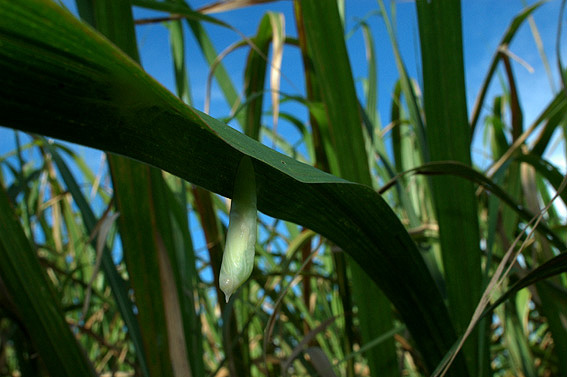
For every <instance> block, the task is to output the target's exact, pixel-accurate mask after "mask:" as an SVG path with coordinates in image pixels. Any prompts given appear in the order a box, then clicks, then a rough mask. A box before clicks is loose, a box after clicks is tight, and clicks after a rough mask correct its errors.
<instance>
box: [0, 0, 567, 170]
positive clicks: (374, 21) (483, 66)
mask: <svg viewBox="0 0 567 377" xmlns="http://www.w3.org/2000/svg"><path fill="white" fill-rule="evenodd" d="M209 2H210V1H209V0H207V1H204V0H189V3H190V4H191V5H192V6H193V7H194V8H198V7H200V6H202V5H205V4H207V3H209ZM63 3H64V4H66V5H67V6H68V7H69V8H70V9H71V10H72V11H73V10H74V2H73V1H70V0H65V1H63ZM525 3H528V4H532V3H533V1H521V0H500V1H494V0H465V1H463V2H462V15H463V36H464V51H465V68H466V83H467V98H468V101H469V111H470V110H471V108H472V104H473V102H474V98H475V97H476V95H477V92H478V90H479V87H480V85H481V83H482V80H483V79H484V76H485V75H486V72H487V69H488V64H489V61H490V59H491V58H492V56H493V54H494V52H495V50H496V47H497V45H498V42H499V41H500V39H501V38H502V35H503V34H504V31H505V30H506V28H507V27H508V25H509V23H510V22H511V20H512V18H513V17H514V16H515V15H517V14H518V13H519V12H520V11H521V10H522V8H523V7H524V5H525ZM389 5H390V2H389V1H386V6H389ZM559 7H560V1H559V0H552V1H550V2H548V3H546V4H544V5H543V6H542V7H540V9H538V10H537V11H536V12H535V13H534V20H535V23H536V25H537V27H538V30H539V32H540V33H541V37H542V40H543V43H544V48H545V52H546V54H547V57H548V58H549V59H550V64H551V69H552V72H553V76H554V82H555V85H556V89H558V80H557V77H558V72H557V65H556V53H555V38H556V31H557V23H558V13H559ZM345 9H346V11H345V14H346V17H345V20H346V30H347V31H350V30H351V29H352V28H353V27H354V25H355V24H356V22H357V20H358V19H362V18H364V17H366V16H368V15H369V14H370V13H371V12H372V11H376V10H377V9H379V7H378V3H377V1H376V0H347V1H346V8H345ZM395 9H396V29H397V36H398V43H399V46H400V49H401V53H402V56H403V58H404V60H405V63H406V67H407V69H408V72H409V74H410V76H412V77H414V78H416V79H417V80H418V81H419V77H420V74H419V66H418V63H417V62H419V60H420V59H419V41H418V30H417V17H416V12H415V4H414V3H413V2H411V1H397V2H395ZM267 11H273V12H280V13H282V14H283V15H284V17H285V24H286V33H287V34H288V35H290V36H296V31H295V24H294V18H293V3H292V2H291V1H287V0H284V1H278V2H273V3H268V4H265V5H259V6H254V7H249V8H246V9H241V10H236V11H231V12H226V13H222V14H214V15H213V16H214V17H217V18H219V19H221V20H223V21H226V22H227V23H229V24H231V25H233V26H234V27H236V28H237V29H238V30H240V31H241V32H242V33H243V34H245V35H247V36H252V35H254V34H255V32H256V28H257V26H258V24H259V22H260V19H261V18H262V16H263V15H264V14H265V12H267ZM134 15H135V18H136V19H141V18H151V17H163V16H164V14H163V13H159V12H153V11H147V10H144V9H139V8H134ZM367 21H368V23H369V25H370V27H371V28H372V32H373V35H374V42H375V48H376V51H377V54H378V56H377V60H378V82H379V89H378V98H379V106H378V107H379V109H378V110H379V113H380V117H381V121H382V124H387V123H388V122H389V117H390V113H389V109H390V106H391V98H390V95H391V93H392V90H393V87H394V84H395V82H396V80H397V78H398V73H397V70H396V67H395V61H394V57H393V53H392V47H391V44H390V41H389V38H388V36H387V34H386V29H385V27H384V22H383V21H382V19H380V18H379V17H378V16H377V15H373V16H370V17H369V18H368V19H367ZM205 27H206V29H207V30H208V32H209V35H210V37H211V38H212V40H213V42H214V44H215V46H216V48H217V51H219V52H220V51H223V50H224V49H225V48H227V47H228V46H230V45H231V44H232V43H235V42H237V41H239V40H240V36H239V35H238V34H236V33H235V32H233V31H231V30H228V29H226V28H222V27H219V26H216V25H205ZM186 31H188V30H186ZM186 35H187V36H188V37H187V38H186V43H187V62H188V72H189V78H190V84H191V88H192V94H193V101H194V102H193V104H194V106H195V107H197V108H198V109H201V110H202V109H203V103H204V93H205V90H204V88H205V81H206V77H207V74H208V66H207V64H206V63H205V60H204V59H203V57H202V56H201V54H200V52H199V49H198V47H197V45H196V43H195V41H194V40H193V39H192V38H191V37H190V34H189V33H188V34H186ZM137 37H138V43H139V46H140V53H141V59H142V65H143V66H144V68H145V69H146V70H147V71H148V72H149V73H150V74H151V75H152V76H153V77H154V78H155V79H156V80H158V81H159V82H161V83H162V84H163V85H164V86H165V87H167V88H168V89H170V90H172V91H174V81H173V80H174V79H173V69H172V60H171V54H170V46H169V37H168V30H167V29H166V28H165V27H164V26H163V25H162V24H159V23H158V24H150V25H143V26H138V27H137ZM347 47H348V50H349V53H350V58H351V65H352V69H353V73H354V77H355V79H356V80H357V90H358V91H359V93H362V85H361V82H360V79H361V78H364V77H365V76H366V75H367V67H366V57H365V50H364V41H363V37H362V33H361V32H360V30H359V31H358V32H356V33H355V34H354V35H353V36H352V37H351V38H350V39H349V40H348V43H347ZM509 49H510V51H512V52H513V53H514V54H515V55H517V56H519V57H520V58H521V59H522V60H524V61H525V62H526V63H527V64H528V65H529V66H531V67H532V68H533V72H530V71H528V69H526V68H525V67H523V66H522V65H521V64H519V63H516V62H514V63H513V68H514V72H515V74H516V79H517V83H518V84H519V95H520V100H521V103H522V104H523V105H524V108H523V110H524V118H525V125H526V126H527V125H529V124H530V122H531V121H532V120H533V119H534V118H535V117H536V116H537V115H538V112H539V111H540V110H541V109H542V108H543V106H544V105H545V104H546V103H548V101H549V100H550V98H551V97H552V95H553V92H552V90H551V87H550V84H549V80H548V78H547V76H546V72H545V70H544V67H543V64H542V61H541V58H540V56H539V54H538V50H537V48H536V45H535V42H534V39H533V37H532V34H531V31H530V28H529V26H528V24H527V23H526V24H525V25H524V26H523V27H522V28H521V30H520V32H519V34H518V35H517V36H516V38H515V39H514V41H513V43H512V44H511V45H510V46H509ZM247 53H248V50H247V49H239V50H237V51H235V52H233V53H231V54H229V55H228V56H227V57H226V58H225V60H224V61H223V62H224V64H225V67H226V68H227V69H228V71H229V74H231V76H232V78H233V81H234V84H235V86H236V88H237V89H238V90H239V91H242V76H243V71H244V64H245V61H246V56H247ZM563 55H565V51H563ZM564 60H567V59H565V58H564ZM301 70H302V63H301V58H300V55H299V53H298V51H297V50H296V49H295V48H293V47H285V49H284V57H283V65H282V73H283V75H284V76H285V78H284V79H282V84H281V91H282V92H285V93H288V94H300V95H301V94H303V90H304V89H303V79H302V76H301ZM267 81H268V80H267ZM500 91H501V90H500V87H499V83H498V81H497V80H495V81H494V82H493V84H492V86H491V90H490V93H489V96H488V98H489V99H490V98H492V96H493V95H495V94H496V93H498V92H500ZM266 101H267V102H268V103H269V99H267V100H266ZM290 106H291V107H290V108H289V111H295V112H300V114H299V116H300V118H303V119H305V118H306V116H307V114H306V111H305V109H303V108H301V107H298V106H295V107H293V105H290ZM211 114H212V115H213V116H217V117H222V116H226V115H228V114H229V109H228V107H227V106H226V104H225V102H224V100H223V98H222V95H221V94H220V91H219V90H218V89H217V88H216V87H213V92H212V103H211ZM266 122H267V123H268V124H269V123H270V117H266ZM278 132H279V133H282V134H283V135H285V136H288V137H290V138H293V137H294V135H293V129H292V127H290V126H289V125H286V124H285V122H281V123H280V125H279V126H278ZM479 136H480V137H481V135H480V133H479ZM479 136H477V138H476V139H475V143H474V144H473V147H474V150H473V159H475V160H476V161H481V158H480V156H481V155H482V152H481V149H482V148H483V146H482V140H481V138H479ZM13 148H14V135H13V132H12V131H10V130H8V129H6V128H2V127H0V156H2V155H4V154H5V153H7V152H8V151H10V150H13ZM77 150H78V151H79V153H80V154H82V155H83V156H85V158H87V160H88V161H89V163H90V165H91V166H92V167H93V169H95V171H96V169H98V168H99V165H100V153H99V152H97V151H93V150H90V149H88V148H83V147H77ZM475 155H476V158H475ZM550 158H552V159H553V161H554V162H555V163H556V164H560V165H561V166H564V165H565V158H564V153H563V152H562V151H560V150H558V152H556V153H553V154H552V155H550Z"/></svg>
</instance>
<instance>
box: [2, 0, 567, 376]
mask: <svg viewBox="0 0 567 377" xmlns="http://www.w3.org/2000/svg"><path fill="white" fill-rule="evenodd" d="M260 2H263V3H264V2H267V1H266V0H264V1H252V0H248V1H243V0H233V1H225V2H221V3H218V4H217V3H215V4H213V5H211V6H209V7H205V8H203V9H200V10H199V11H196V10H194V9H193V8H192V5H193V4H191V2H190V1H188V2H183V1H181V0H179V1H177V0H171V1H157V0H134V1H133V3H130V1H127V0H120V1H117V0H108V1H106V0H97V1H94V0H77V1H76V6H77V12H78V17H77V16H75V15H73V14H71V13H70V12H68V11H67V10H66V9H64V7H62V6H61V5H60V4H56V3H54V2H51V1H49V0H25V1H18V2H0V16H1V17H0V81H1V82H2V85H1V86H0V124H1V125H2V126H4V127H9V128H12V129H14V131H13V133H12V135H13V138H14V141H15V143H14V144H15V147H14V149H13V150H11V151H9V152H8V153H6V154H4V155H2V156H0V166H1V167H2V168H1V169H0V187H1V188H0V375H14V376H15V375H22V376H27V375H29V376H35V375H52V376H87V375H141V376H170V375H172V376H173V375H174V376H206V375H211V376H224V375H234V376H280V375H301V376H303V375H320V376H355V375H356V376H359V375H360V376H367V375H373V376H400V375H404V376H422V375H432V374H434V375H441V374H443V373H448V375H454V376H493V375H494V376H555V375H567V358H565V357H564V355H563V354H562V353H564V351H565V350H567V317H566V313H567V294H566V293H567V291H566V290H567V280H566V278H567V276H566V275H565V273H564V272H565V271H566V269H567V258H566V257H565V253H564V251H565V237H566V228H565V221H566V220H565V211H564V209H563V208H564V206H565V203H566V200H567V196H566V195H567V194H565V192H564V186H565V179H564V170H565V167H564V166H565V162H564V161H562V162H561V163H560V164H554V163H552V162H551V161H550V156H556V155H557V154H556V153H554V151H556V150H557V149H558V148H559V149H562V150H565V148H567V146H566V143H565V130H566V128H565V125H566V122H565V121H566V114H567V111H566V110H567V98H566V92H565V85H564V82H565V80H564V77H565V69H564V66H563V65H562V62H561V59H560V51H556V53H555V56H552V57H548V54H547V53H546V52H545V50H544V49H543V47H542V44H541V41H540V40H539V33H538V29H537V25H536V24H535V22H534V20H533V19H532V18H531V17H532V14H533V13H534V12H537V11H538V10H539V8H540V7H546V6H550V4H544V3H541V2H538V3H533V4H531V5H528V6H526V7H525V8H524V10H523V11H522V12H521V13H519V14H518V15H517V16H516V17H514V18H513V19H510V20H502V22H507V23H509V26H508V28H507V30H506V32H505V34H504V35H502V36H498V38H500V43H499V47H498V49H497V50H496V51H494V55H493V58H492V60H491V62H490V64H489V65H488V66H487V67H486V72H487V73H486V76H485V77H484V79H483V81H482V83H481V85H480V90H479V93H478V94H477V96H476V97H475V98H476V100H475V103H474V105H473V106H472V107H471V108H468V106H467V92H466V88H465V66H464V63H463V60H464V59H463V41H462V40H463V36H462V25H461V22H462V18H461V4H460V2H459V1H457V0H450V1H447V0H444V1H425V0H423V1H422V0H418V1H416V3H415V7H416V11H417V25H416V26H415V28H416V29H415V30H417V32H418V33H419V42H420V47H419V51H420V54H419V55H420V59H419V62H418V63H417V66H418V67H420V73H419V75H418V76H419V77H412V76H411V75H410V74H409V73H408V71H407V69H406V64H405V62H404V61H403V60H402V58H401V54H400V52H399V46H398V42H397V31H396V30H397V29H396V4H395V3H392V4H384V3H383V2H382V1H381V0H378V1H377V2H376V5H375V12H373V13H371V14H369V15H368V18H366V19H363V20H359V21H358V22H357V23H356V26H355V28H354V29H353V30H345V27H344V25H345V18H344V17H345V14H344V9H345V3H344V0H338V1H335V0H319V1H309V0H296V1H293V2H290V4H292V5H293V9H294V17H295V19H294V23H295V25H296V30H295V33H293V34H292V35H288V34H286V32H285V30H286V28H285V18H284V17H283V15H282V14H280V13H276V12H267V13H265V14H264V15H263V16H262V17H261V18H260V19H252V18H251V19H250V20H249V22H253V23H254V24H255V25H257V31H256V33H255V34H254V35H247V36H244V35H241V39H240V40H239V41H238V42H237V43H235V44H234V45H231V47H229V48H228V49H227V50H225V51H224V52H218V51H217V48H216V46H214V45H213V43H212V42H211V39H210V38H209V36H208V29H207V28H206V27H204V25H215V27H217V28H223V29H226V30H228V31H230V32H231V33H233V32H236V33H238V32H237V31H235V30H234V29H235V28H234V27H233V26H231V25H230V24H229V23H227V22H226V21H221V20H220V18H217V15H219V16H218V17H221V16H220V15H222V14H224V13H223V12H230V11H232V9H240V10H241V11H242V9H248V8H247V7H249V6H252V5H253V4H254V3H260ZM268 2H269V1H268ZM386 5H388V8H386ZM556 5H557V2H556V3H555V6H556ZM563 5H564V2H563V3H562V4H561V11H560V12H559V14H558V19H557V20H553V22H556V23H557V27H558V33H557V40H556V41H545V42H546V43H547V44H548V45H549V44H550V43H555V42H557V46H561V39H560V36H561V34H562V33H563V31H562V29H561V26H562V24H563V23H564V17H565V16H564V14H563ZM132 6H136V7H138V8H142V9H150V10H152V11H155V12H159V13H158V16H156V17H151V18H144V19H138V20H137V22H136V23H137V24H138V25H147V24H159V25H162V26H165V27H166V28H167V30H168V32H169V35H170V43H171V45H170V49H171V55H172V58H173V59H172V60H173V63H174V65H173V74H174V77H175V84H176V95H173V94H171V93H170V92H168V91H167V90H166V89H165V88H164V87H162V86H161V85H160V84H158V83H157V82H156V81H154V79H152V78H151V77H150V76H149V75H148V74H147V73H145V72H144V71H143V70H142V68H140V66H139V65H138V62H139V60H140V57H139V50H138V42H137V41H136V34H135V27H136V25H135V21H134V18H133V16H132ZM152 14H154V13H152ZM377 15H378V16H379V17H378V16H377ZM79 18H80V19H79ZM376 22H381V23H383V24H384V25H385V26H386V30H387V35H376V33H375V32H374V30H375V29H374V28H375V25H374V24H375V23H376ZM528 24H529V25H530V27H531V29H530V30H531V34H532V36H533V40H534V41H536V44H535V46H536V47H535V48H534V50H535V52H539V53H540V59H542V61H543V65H544V66H546V67H547V68H548V73H549V80H550V83H551V87H552V88H553V90H552V91H553V98H552V99H551V100H550V101H549V102H548V103H545V104H544V105H543V106H541V108H537V109H534V104H528V105H529V109H530V110H529V111H530V112H532V113H536V114H537V116H536V117H535V119H534V120H533V121H531V120H530V122H529V123H528V122H526V121H525V120H524V115H523V114H524V109H525V107H526V106H525V105H526V104H524V103H522V102H521V100H520V97H519V95H518V89H517V86H518V82H517V81H518V80H517V73H516V70H517V69H518V66H519V64H518V63H520V64H525V62H523V60H522V59H521V57H518V56H516V55H515V54H514V53H513V52H511V51H510V50H509V49H508V46H509V44H510V43H511V41H512V40H513V39H514V37H515V36H516V34H517V33H518V30H520V28H522V27H526V26H527V25H528ZM138 27H140V26H138ZM357 33H358V34H360V35H361V36H362V38H363V40H364V41H365V43H366V51H365V54H366V55H365V58H366V60H365V61H363V62H357V63H358V64H364V65H365V66H366V72H367V73H366V77H364V78H363V79H362V90H357V88H359V89H360V87H361V86H360V85H359V82H355V78H354V77H353V73H352V72H353V69H352V68H351V61H350V60H349V53H348V50H347V48H346V44H345V39H348V38H351V37H352V36H353V35H354V34H357ZM360 35H359V36H360ZM187 38H194V39H195V41H197V45H198V46H199V49H200V52H199V53H200V54H202V56H203V57H204V58H205V60H206V61H207V63H208V64H209V66H210V77H209V78H210V80H214V83H215V85H216V88H217V92H219V93H222V96H223V98H224V100H225V101H226V103H227V104H228V107H227V109H228V110H227V114H224V115H217V113H215V116H216V118H218V119H216V118H212V117H210V116H208V115H206V114H205V113H206V112H208V111H209V108H210V104H209V102H207V103H206V104H205V106H204V107H203V108H201V110H202V111H204V112H201V111H199V110H197V108H198V107H199V106H198V105H195V104H193V103H192V100H191V98H192V94H191V93H192V91H194V90H200V91H202V90H205V91H206V92H207V93H210V88H208V87H207V88H205V89H203V88H202V87H199V88H194V87H192V86H191V85H190V84H189V77H190V76H191V72H192V66H191V61H188V60H186V58H187V56H188V53H187V51H186V50H185V49H186V48H187V43H186V39H187ZM375 38H388V39H389V41H390V44H391V48H392V49H393V51H394V57H395V63H396V66H397V69H398V76H399V78H398V80H397V81H396V83H395V85H394V87H393V88H389V90H390V91H391V108H390V109H389V110H390V118H389V119H387V118H385V115H384V114H381V113H379V112H378V109H377V108H378V106H377V103H378V102H377V101H378V100H377V98H376V94H377V91H378V79H377V71H376V66H377V64H378V63H377V62H378V61H379V56H378V55H377V53H376V51H375V49H374V40H375ZM538 41H539V42H538ZM284 46H285V50H284ZM239 49H245V50H246V57H245V61H244V64H243V67H244V68H243V72H241V71H237V72H235V70H234V69H232V67H231V66H230V65H228V64H225V59H226V56H227V55H230V54H231V53H232V51H233V50H239ZM557 49H558V50H559V47H557ZM284 51H293V52H294V53H295V54H297V57H298V59H297V62H296V63H297V66H296V70H295V71H296V72H297V75H298V77H286V76H285V75H282V74H281V72H282V69H281V64H282V63H281V61H282V60H281V59H282V54H285V53H286V52H284ZM195 53H197V52H195ZM555 62H556V63H557V64H554V63H555ZM553 70H555V71H553ZM235 76H243V88H238V87H236V86H235V85H234V77H235ZM282 80H288V81H291V82H294V83H295V85H296V86H298V83H301V84H300V85H302V86H303V87H302V88H300V89H299V92H298V93H294V94H290V93H284V92H282V91H280V81H282ZM493 81H494V82H498V83H499V85H500V89H501V90H499V91H496V92H494V91H489V90H488V88H489V87H490V85H491V83H492V82H493ZM489 93H490V94H489ZM493 93H496V94H493ZM385 119H387V121H385ZM227 124H230V125H231V126H232V127H231V126H228V125H227ZM278 127H279V128H278ZM235 129H236V130H235ZM237 130H240V131H241V132H238V131H237ZM478 135H481V136H478ZM48 137H53V138H56V139H60V140H65V141H68V142H72V143H77V144H82V145H86V146H90V147H93V148H97V149H100V150H103V151H105V152H108V153H107V154H106V155H105V157H103V159H102V160H101V161H100V166H101V168H100V170H98V171H95V170H94V169H93V166H92V162H91V161H86V160H85V159H84V158H83V157H82V156H81V155H80V154H78V153H77V152H76V149H75V148H73V147H70V144H66V143H63V142H59V141H55V140H54V139H50V138H48ZM479 139H481V140H482V141H481V142H479V141H478V140H479ZM475 140H476V141H475ZM479 144H480V145H482V146H483V151H484V152H485V153H486V155H484V156H483V157H482V159H480V160H476V159H475V160H473V159H472V158H471V150H472V149H473V148H476V147H477V146H478V145H479ZM244 155H247V156H250V157H251V159H252V161H253V165H254V170H255V174H256V182H257V186H258V187H257V195H258V209H259V211H260V212H261V214H260V215H259V227H258V242H257V245H256V267H255V270H254V272H253V274H252V277H251V278H250V279H249V280H248V282H247V283H246V284H244V285H243V286H242V287H241V288H240V290H239V291H237V292H236V293H235V294H234V295H233V296H232V297H231V299H230V301H229V302H228V303H225V301H224V296H223V294H222V292H220V291H219V289H218V283H217V280H218V274H219V269H220V263H221V259H222V249H223V246H224V237H225V234H226V229H227V226H228V224H227V219H228V217H227V214H228V211H229V208H230V201H228V200H226V199H225V198H230V197H232V190H233V184H234V178H235V174H236V170H237V167H238V164H239V162H240V160H241V158H242V156H244ZM563 155H564V152H563ZM555 160H556V161H557V158H555ZM197 239H198V240H200V241H199V242H195V240H197ZM202 243H204V244H205V247H204V248H199V247H195V246H194V245H196V244H202Z"/></svg>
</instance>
